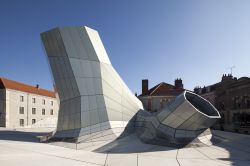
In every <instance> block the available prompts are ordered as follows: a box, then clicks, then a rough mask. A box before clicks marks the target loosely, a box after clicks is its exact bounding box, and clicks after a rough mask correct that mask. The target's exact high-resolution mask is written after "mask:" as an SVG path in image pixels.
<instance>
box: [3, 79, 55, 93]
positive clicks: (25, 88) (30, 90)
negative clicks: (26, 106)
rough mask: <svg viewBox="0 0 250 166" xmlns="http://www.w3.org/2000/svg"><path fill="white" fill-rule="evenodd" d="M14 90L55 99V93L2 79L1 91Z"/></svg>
mask: <svg viewBox="0 0 250 166" xmlns="http://www.w3.org/2000/svg"><path fill="white" fill-rule="evenodd" d="M3 88H4V89H13V90H17V91H22V92H27V93H33V94H37V95H41V96H48V97H53V98H55V92H53V91H49V90H46V89H42V88H37V87H35V86H31V85H27V84H23V83H20V82H17V81H13V80H8V79H6V78H2V77H0V89H3Z"/></svg>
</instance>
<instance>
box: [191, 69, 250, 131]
mask: <svg viewBox="0 0 250 166" xmlns="http://www.w3.org/2000/svg"><path fill="white" fill-rule="evenodd" d="M194 92H195V93H197V94H199V95H201V96H202V97H204V98H206V99H207V100H209V101H210V102H211V103H212V104H214V106H215V107H216V108H217V109H218V110H219V112H220V114H221V120H220V122H219V126H220V128H221V129H225V130H229V131H236V132H241V133H250V78H248V77H241V78H239V79H237V78H236V77H233V76H232V75H231V74H228V75H223V76H222V79H221V81H220V82H218V83H216V84H214V85H210V86H207V87H203V88H195V89H194Z"/></svg>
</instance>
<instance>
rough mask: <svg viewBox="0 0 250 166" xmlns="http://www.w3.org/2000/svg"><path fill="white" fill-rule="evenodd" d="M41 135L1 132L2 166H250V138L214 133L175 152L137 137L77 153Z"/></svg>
mask: <svg viewBox="0 0 250 166" xmlns="http://www.w3.org/2000/svg"><path fill="white" fill-rule="evenodd" d="M37 135H42V133H31V132H23V131H9V130H1V131H0V163H1V166H20V165H25V166H34V165H36V166H45V165H46V166H47V165H48V166H58V165H60V166H66V165H67V166H68V165H70V166H94V165H103V166H104V165H109V166H123V165H124V166H152V165H155V166H156V165H157V166H168V165H169V166H175V165H176V166H189V165H192V166H201V165H202V166H210V165H213V166H220V165H221V166H223V165H233V166H248V165H250V142H249V140H250V136H248V135H242V134H236V133H229V132H222V131H213V138H212V140H213V145H211V146H204V147H187V148H182V149H174V148H168V147H162V146H156V145H149V144H144V143H142V142H141V141H140V140H139V139H137V137H136V136H135V135H131V136H128V137H125V138H123V139H120V140H117V141H114V142H113V143H110V144H108V145H106V146H103V147H101V148H100V147H99V148H97V149H95V147H94V146H92V147H91V149H84V150H75V149H70V148H65V147H61V146H55V145H51V144H47V143H39V142H38V139H37V138H36V136H37Z"/></svg>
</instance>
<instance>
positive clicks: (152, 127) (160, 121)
mask: <svg viewBox="0 0 250 166" xmlns="http://www.w3.org/2000/svg"><path fill="white" fill-rule="evenodd" d="M218 118H220V114H219V112H218V111H217V110H216V108H215V107H214V106H213V105H212V104H210V103H209V102H208V101H207V100H205V99H203V98H202V97H200V96H198V95H197V94H194V93H192V92H189V91H185V92H183V93H182V94H180V95H179V96H178V97H176V99H175V101H174V102H173V103H172V104H170V105H169V106H168V107H166V108H164V109H163V110H162V111H160V112H157V113H149V112H146V111H140V112H139V113H138V114H137V133H138V135H139V137H140V138H141V140H143V141H144V142H147V143H154V144H161V145H168V146H177V147H180V146H185V145H187V144H188V143H190V142H191V141H193V140H194V139H196V138H197V137H198V136H200V135H202V136H204V135H209V134H211V133H210V132H209V130H207V129H208V128H209V127H210V126H211V125H213V124H214V123H215V122H216V120H217V119H218ZM204 131H206V132H204ZM202 133H203V134H202ZM208 138H209V137H208Z"/></svg>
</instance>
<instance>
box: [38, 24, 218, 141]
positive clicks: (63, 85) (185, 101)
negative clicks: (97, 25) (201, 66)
mask: <svg viewBox="0 0 250 166" xmlns="http://www.w3.org/2000/svg"><path fill="white" fill-rule="evenodd" d="M41 38H42V42H43V44H44V48H45V51H46V53H47V57H48V61H49V64H50V68H51V72H52V75H53V80H54V85H55V89H56V91H57V92H58V99H59V101H60V109H59V117H58V124H57V129H56V132H55V134H54V135H53V137H52V139H53V140H63V141H70V142H74V143H77V144H84V143H85V145H86V144H88V145H94V144H96V143H98V142H103V141H104V142H105V141H112V140H114V139H116V138H117V137H119V136H120V135H121V134H123V135H126V134H127V133H131V132H134V131H137V133H138V135H139V137H140V138H141V140H143V141H144V142H147V143H157V144H161V145H177V146H180V145H181V146H182V145H184V144H187V143H189V142H191V141H192V140H194V139H195V138H196V137H197V136H199V135H200V134H202V133H203V135H207V133H208V134H209V132H206V134H204V131H205V130H206V129H207V128H209V127H210V126H211V125H212V124H213V123H214V122H215V121H216V119H217V118H219V117H220V115H219V113H218V111H217V110H216V109H215V108H214V107H213V106H212V105H211V104H210V103H209V102H208V101H206V100H205V99H203V98H201V97H200V96H198V95H196V94H193V93H191V92H184V93H183V94H181V95H180V96H178V97H177V98H176V100H175V102H174V103H172V104H171V105H170V106H169V107H167V108H165V109H163V110H162V111H160V112H158V113H149V112H147V111H145V110H143V106H142V103H141V102H140V101H139V100H138V98H137V97H135V96H134V95H133V94H132V93H131V92H130V90H129V89H128V87H127V86H126V84H125V83H124V82H123V80H122V79H121V78H120V76H119V74H118V73H117V72H116V71H115V69H114V68H113V67H112V65H111V63H110V60H109V58H108V55H107V53H106V51H105V48H104V46H103V44H102V42H101V39H100V37H99V35H98V33H97V32H96V31H95V30H93V29H90V28H88V27H64V28H55V29H52V30H49V31H47V32H44V33H42V34H41ZM135 129H136V130H135Z"/></svg>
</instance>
